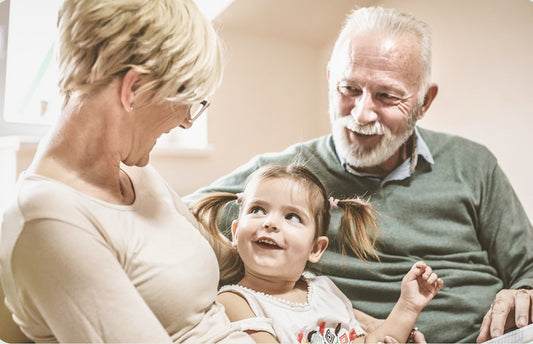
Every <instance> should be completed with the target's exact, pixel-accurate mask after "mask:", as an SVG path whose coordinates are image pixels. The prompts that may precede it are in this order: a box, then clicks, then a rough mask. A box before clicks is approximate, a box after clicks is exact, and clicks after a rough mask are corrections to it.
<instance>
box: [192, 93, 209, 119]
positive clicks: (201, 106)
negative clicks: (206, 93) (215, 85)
mask: <svg viewBox="0 0 533 344" xmlns="http://www.w3.org/2000/svg"><path fill="white" fill-rule="evenodd" d="M209 105H211V103H210V102H209V101H208V100H207V99H204V100H202V101H201V102H199V103H195V104H192V105H191V107H190V108H189V115H188V116H187V121H188V122H189V123H192V122H194V121H196V120H197V119H198V117H200V115H201V114H202V113H204V111H205V110H206V109H207V108H208V107H209Z"/></svg>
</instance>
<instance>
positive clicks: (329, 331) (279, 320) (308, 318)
mask: <svg viewBox="0 0 533 344" xmlns="http://www.w3.org/2000/svg"><path fill="white" fill-rule="evenodd" d="M302 277H303V279H304V281H306V282H307V286H308V292H307V302H305V303H294V302H290V301H287V300H284V299H280V298H277V297H275V296H272V295H267V294H264V293H262V292H257V291H255V290H252V289H249V288H246V287H242V286H240V285H237V284H233V285H227V286H224V287H222V288H221V289H220V291H219V293H222V292H226V291H230V292H234V293H236V294H239V295H241V296H242V297H244V298H245V299H246V301H247V302H248V304H249V305H250V307H251V309H252V311H253V312H254V313H255V315H256V316H257V317H256V318H249V319H243V320H240V321H236V322H234V323H233V324H234V325H236V326H238V327H240V329H241V330H243V331H246V330H255V331H265V332H268V333H270V334H272V335H273V336H274V337H276V338H277V339H278V341H279V342H280V343H284V344H285V343H320V342H323V343H335V342H337V340H338V343H341V344H343V343H349V342H350V341H351V340H353V339H355V338H356V337H359V336H361V335H365V331H364V330H363V329H362V328H361V326H360V324H359V322H358V321H357V320H356V319H355V316H354V314H353V308H352V304H351V302H350V300H348V298H347V297H346V296H345V295H344V294H343V293H342V292H341V291H340V290H339V289H338V288H337V286H335V284H334V283H333V281H331V280H330V279H329V278H328V277H326V276H314V275H313V274H311V273H308V272H304V274H303V276H302Z"/></svg>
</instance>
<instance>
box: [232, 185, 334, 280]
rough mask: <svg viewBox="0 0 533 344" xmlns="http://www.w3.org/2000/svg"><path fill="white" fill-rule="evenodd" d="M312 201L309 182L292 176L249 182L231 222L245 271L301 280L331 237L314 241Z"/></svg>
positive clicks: (282, 278) (260, 275)
mask: <svg viewBox="0 0 533 344" xmlns="http://www.w3.org/2000/svg"><path fill="white" fill-rule="evenodd" d="M310 200H311V198H310V197H309V192H308V190H307V189H306V188H305V186H304V185H302V184H301V183H297V182H295V181H292V180H289V179H284V178H270V179H260V180H257V179H256V180H253V181H251V182H250V183H249V184H248V185H247V186H246V190H245V192H244V200H243V204H242V205H241V207H242V208H241V214H240V217H239V220H238V221H235V222H234V223H233V226H232V230H233V237H234V240H236V241H237V249H238V251H239V255H240V257H241V259H242V261H243V263H244V267H245V274H253V275H255V276H258V277H262V278H269V279H270V278H272V277H275V278H276V279H280V280H284V281H297V280H298V279H299V278H300V276H301V274H302V272H303V270H304V268H305V265H306V263H307V261H310V262H317V261H318V260H319V259H320V256H321V255H322V253H323V251H324V250H325V248H326V247H327V238H326V237H319V238H318V240H315V230H316V228H315V227H316V226H315V221H314V214H313V213H312V207H311V204H310Z"/></svg>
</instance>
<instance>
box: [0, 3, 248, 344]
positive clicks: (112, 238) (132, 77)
mask: <svg viewBox="0 0 533 344" xmlns="http://www.w3.org/2000/svg"><path fill="white" fill-rule="evenodd" d="M58 28H59V38H58V43H59V50H58V60H59V61H58V62H59V74H60V75H59V87H60V90H61V92H62V94H63V96H64V106H63V108H62V114H61V118H60V120H59V122H58V123H57V125H56V126H55V127H54V128H53V129H52V130H51V132H50V135H49V136H48V137H47V138H46V139H45V140H43V142H42V143H41V145H40V147H39V149H38V152H37V154H36V156H35V159H34V161H33V162H32V164H31V165H30V167H29V169H28V170H27V171H25V172H24V173H23V174H22V176H21V177H20V179H19V182H18V193H17V195H16V199H15V200H14V201H13V203H12V205H11V206H10V207H9V209H8V210H7V211H6V213H5V214H4V220H3V224H2V233H1V235H2V237H1V252H0V253H1V255H0V259H1V261H0V263H1V271H0V273H1V277H2V285H3V288H4V291H5V294H6V304H7V306H8V308H9V309H10V311H11V312H12V313H13V319H14V320H15V322H16V323H17V325H18V326H19V327H20V328H21V329H22V331H23V332H24V334H25V335H26V336H27V337H28V338H29V339H31V340H33V341H36V342H152V343H165V342H195V343H214V342H225V341H228V342H232V343H238V342H252V341H251V338H250V337H248V336H247V335H246V334H244V333H242V332H237V331H235V330H234V329H233V328H232V327H231V325H230V323H229V321H228V319H227V318H226V315H225V312H224V310H223V308H222V307H221V306H220V305H219V304H217V303H216V302H215V297H216V293H217V284H218V280H219V266H218V262H217V256H216V254H215V251H214V250H213V248H212V247H211V245H210V244H209V242H208V241H206V240H205V239H204V237H203V236H202V233H201V232H200V230H199V229H197V228H196V227H197V226H196V222H195V221H194V220H193V219H192V217H191V216H190V215H189V213H188V210H187V208H186V206H185V205H183V203H182V202H181V200H180V199H179V197H178V196H177V195H176V194H175V193H174V192H173V190H171V189H170V188H169V187H168V185H167V184H166V183H165V182H164V180H163V179H162V178H161V177H160V176H159V175H158V174H157V173H156V172H155V171H154V170H153V169H152V168H151V167H149V166H146V165H147V163H148V161H149V154H150V151H151V150H152V147H153V146H154V144H155V142H156V140H157V138H158V137H159V136H160V135H161V134H163V133H165V132H168V131H169V130H171V129H172V128H174V127H176V126H180V127H181V128H183V129H187V128H190V127H191V125H192V123H193V121H194V119H195V118H196V117H197V116H199V115H200V113H201V111H202V110H203V107H205V106H206V105H208V102H207V101H204V99H205V98H206V97H207V96H209V95H210V94H211V93H212V92H213V91H214V89H215V88H216V87H217V86H218V84H219V82H220V79H221V65H222V64H221V53H220V46H219V41H218V38H217V35H216V33H215V31H214V29H213V27H212V26H211V24H210V23H209V22H208V21H207V20H206V19H205V18H204V17H203V16H202V14H201V13H200V12H199V10H198V9H197V8H196V6H195V5H194V3H193V1H192V0H157V1H156V0H105V1H104V0H98V1H96V0H66V1H65V2H64V3H63V5H62V7H61V9H60V12H59V21H58ZM196 105H198V106H196ZM216 253H217V254H218V253H220V252H216Z"/></svg>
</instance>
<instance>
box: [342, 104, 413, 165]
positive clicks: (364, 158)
mask: <svg viewBox="0 0 533 344" xmlns="http://www.w3.org/2000/svg"><path fill="white" fill-rule="evenodd" d="M418 113H419V107H418V106H417V107H415V109H414V110H413V112H412V114H411V117H410V119H409V122H408V124H407V128H406V129H405V131H404V132H403V133H400V134H399V135H393V134H392V133H391V131H390V129H389V128H387V127H386V126H384V125H383V124H382V123H380V122H374V123H371V124H366V125H361V124H359V123H357V122H356V120H355V119H354V118H353V117H352V116H342V117H340V118H337V119H335V121H334V122H333V123H332V133H333V140H334V141H335V147H336V148H337V153H338V154H339V156H340V157H342V158H344V159H345V160H346V163H348V164H349V165H351V166H353V167H373V166H377V165H379V164H381V163H383V162H384V161H386V160H387V159H389V158H390V157H391V156H392V155H393V154H394V153H396V152H397V151H398V150H399V149H400V147H401V146H402V145H403V144H404V143H405V142H406V141H407V139H408V138H409V137H410V136H411V134H412V133H413V129H414V127H415V124H416V119H417V118H418ZM347 130H351V131H353V132H356V133H359V134H365V135H373V134H375V135H382V139H381V141H380V142H379V143H378V145H377V146H374V147H372V148H365V147H362V146H360V145H358V144H356V143H351V142H350V140H349V138H348V132H347Z"/></svg>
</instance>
